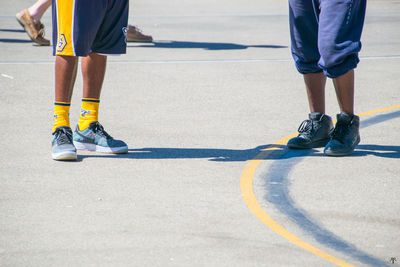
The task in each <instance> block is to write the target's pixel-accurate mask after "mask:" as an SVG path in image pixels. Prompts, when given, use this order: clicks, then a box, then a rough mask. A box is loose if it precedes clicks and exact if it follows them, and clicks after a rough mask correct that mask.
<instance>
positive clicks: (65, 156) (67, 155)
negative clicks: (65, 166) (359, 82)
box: [52, 151, 78, 160]
mask: <svg viewBox="0 0 400 267" xmlns="http://www.w3.org/2000/svg"><path fill="white" fill-rule="evenodd" d="M52 157H53V159H54V160H77V158H78V157H77V155H76V153H74V152H72V151H66V152H61V153H57V154H52Z"/></svg>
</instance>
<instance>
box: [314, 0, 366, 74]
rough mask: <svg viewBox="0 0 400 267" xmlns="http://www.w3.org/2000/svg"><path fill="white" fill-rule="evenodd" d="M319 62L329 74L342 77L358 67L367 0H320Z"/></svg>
mask: <svg viewBox="0 0 400 267" xmlns="http://www.w3.org/2000/svg"><path fill="white" fill-rule="evenodd" d="M319 1H320V14H319V30H318V48H319V53H320V55H321V58H320V60H319V62H318V65H319V66H320V68H322V69H323V70H324V73H325V75H326V76H328V77H330V78H336V77H339V76H341V75H343V74H345V73H347V72H348V71H349V70H351V69H354V68H356V67H357V64H358V62H359V58H358V52H359V51H360V50H361V41H360V38H361V33H362V28H363V25H364V17H365V9H366V4H367V3H366V2H367V1H366V0H319Z"/></svg>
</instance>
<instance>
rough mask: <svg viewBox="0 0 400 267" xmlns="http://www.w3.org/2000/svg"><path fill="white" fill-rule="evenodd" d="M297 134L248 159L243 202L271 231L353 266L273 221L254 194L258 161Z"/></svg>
mask: <svg viewBox="0 0 400 267" xmlns="http://www.w3.org/2000/svg"><path fill="white" fill-rule="evenodd" d="M396 108H400V105H396V106H391V107H387V108H381V109H377V110H373V111H368V112H364V113H360V114H358V115H359V116H366V115H371V114H375V113H379V112H383V111H388V110H392V109H396ZM295 136H297V133H294V134H291V135H289V136H287V137H285V138H282V139H281V140H279V141H278V142H276V143H274V144H273V146H272V147H269V148H266V149H264V150H263V151H262V152H260V153H259V154H258V155H257V156H256V157H255V158H254V159H252V160H250V161H249V162H248V163H247V164H246V166H245V168H244V170H243V173H242V176H241V178H240V190H241V192H242V197H243V200H244V202H245V203H246V205H247V207H249V209H250V210H251V212H252V213H253V214H254V215H255V216H256V217H257V218H258V219H259V220H260V221H262V222H263V223H264V224H265V225H267V226H268V227H269V228H271V229H272V230H273V231H275V232H276V233H277V234H279V235H280V236H282V237H284V238H286V239H287V240H289V241H290V242H292V243H294V244H295V245H297V246H299V247H301V248H303V249H305V250H307V251H309V252H311V253H313V254H315V255H317V256H319V257H321V258H323V259H325V260H328V261H330V262H332V263H335V264H336V265H338V266H343V267H350V266H351V267H354V265H352V264H350V263H347V262H345V261H343V260H341V259H339V258H336V257H334V256H332V255H330V254H328V253H326V252H324V251H322V250H321V249H318V248H316V247H314V246H312V245H310V244H308V243H307V242H305V241H303V240H301V239H300V238H298V237H297V236H295V235H294V234H292V233H290V232H289V231H288V230H286V229H285V228H283V227H282V226H281V225H280V224H278V223H277V222H276V221H274V220H273V219H272V218H271V217H270V216H269V215H268V214H267V213H266V212H265V211H264V210H263V209H262V208H261V205H260V204H259V203H258V201H257V199H256V196H255V194H254V191H253V180H254V175H255V172H256V169H257V167H258V166H259V165H260V163H261V162H262V161H263V160H265V159H267V158H268V156H269V155H270V154H271V153H272V152H273V151H274V150H277V149H279V146H282V145H286V143H287V142H288V141H289V139H291V138H292V137H295Z"/></svg>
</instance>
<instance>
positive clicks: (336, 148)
mask: <svg viewBox="0 0 400 267" xmlns="http://www.w3.org/2000/svg"><path fill="white" fill-rule="evenodd" d="M359 128H360V118H359V117H358V116H356V115H350V114H348V113H346V112H341V113H340V114H338V115H337V123H336V126H335V130H334V131H333V134H332V137H331V140H330V141H329V143H328V144H327V145H326V147H325V149H324V153H325V155H327V156H336V157H339V156H347V155H350V154H351V153H352V152H353V151H354V148H355V147H356V146H357V145H358V143H360V132H359Z"/></svg>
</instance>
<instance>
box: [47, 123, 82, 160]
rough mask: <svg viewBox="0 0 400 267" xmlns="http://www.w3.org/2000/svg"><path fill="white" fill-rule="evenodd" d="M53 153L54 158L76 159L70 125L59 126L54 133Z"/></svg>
mask: <svg viewBox="0 0 400 267" xmlns="http://www.w3.org/2000/svg"><path fill="white" fill-rule="evenodd" d="M51 145H52V149H51V155H52V157H53V159H54V160H76V159H77V156H76V149H75V146H74V144H73V143H72V130H71V128H69V127H66V126H61V127H58V128H57V129H56V130H55V131H54V133H53V140H52V142H51Z"/></svg>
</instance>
